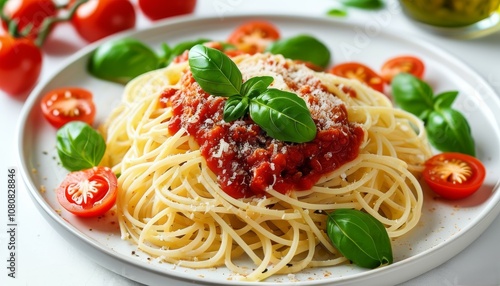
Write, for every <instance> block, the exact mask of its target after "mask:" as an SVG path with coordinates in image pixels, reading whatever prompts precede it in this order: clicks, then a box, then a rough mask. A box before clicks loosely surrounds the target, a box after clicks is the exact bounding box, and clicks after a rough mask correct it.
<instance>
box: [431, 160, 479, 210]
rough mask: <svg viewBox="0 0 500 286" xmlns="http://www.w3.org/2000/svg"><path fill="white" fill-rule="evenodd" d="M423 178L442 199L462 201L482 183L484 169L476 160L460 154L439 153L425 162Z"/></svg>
mask: <svg viewBox="0 0 500 286" xmlns="http://www.w3.org/2000/svg"><path fill="white" fill-rule="evenodd" d="M423 177H424V180H425V182H426V183H427V185H429V187H430V188H431V190H433V191H434V192H435V193H437V194H438V195H440V196H441V197H443V198H446V199H451V200H456V199H463V198H465V197H468V196H470V195H472V194H473V193H474V192H476V191H477V190H478V189H479V187H481V185H482V184H483V182H484V178H485V177H486V169H485V167H484V165H483V164H482V163H481V161H479V160H478V159H477V158H475V157H472V156H470V155H466V154H462V153H453V152H448V153H441V154H437V155H435V156H433V157H431V158H430V159H428V160H427V161H426V162H425V168H424V172H423Z"/></svg>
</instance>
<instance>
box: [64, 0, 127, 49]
mask: <svg viewBox="0 0 500 286" xmlns="http://www.w3.org/2000/svg"><path fill="white" fill-rule="evenodd" d="M135 20H136V17H135V10H134V6H133V5H132V3H130V1H128V0H89V1H88V2H86V3H84V4H82V5H81V6H80V7H78V9H77V10H76V13H75V14H74V15H73V18H72V19H71V22H72V23H73V26H74V27H75V29H76V31H77V32H78V34H79V35H80V36H81V37H82V38H84V39H85V40H87V41H89V42H94V41H97V40H99V39H102V38H104V37H107V36H109V35H112V34H114V33H117V32H121V31H124V30H127V29H131V28H133V27H134V26H135Z"/></svg>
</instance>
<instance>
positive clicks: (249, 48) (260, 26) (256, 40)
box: [227, 21, 280, 54]
mask: <svg viewBox="0 0 500 286" xmlns="http://www.w3.org/2000/svg"><path fill="white" fill-rule="evenodd" d="M279 38H280V33H279V31H278V29H277V28H276V27H275V26H274V25H273V24H271V23H269V22H266V21H250V22H247V23H244V24H243V25H241V26H239V27H237V28H236V29H235V30H234V31H233V33H231V35H229V38H228V39H227V42H228V43H230V44H233V45H235V46H236V48H237V49H239V50H241V51H243V52H245V53H249V54H255V53H260V52H263V51H265V50H266V48H267V46H268V45H269V44H270V43H271V42H274V41H276V40H278V39H279Z"/></svg>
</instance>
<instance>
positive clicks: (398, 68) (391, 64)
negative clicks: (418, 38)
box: [380, 56, 425, 83]
mask: <svg viewBox="0 0 500 286" xmlns="http://www.w3.org/2000/svg"><path fill="white" fill-rule="evenodd" d="M424 71H425V65H424V62H423V61H422V60H420V59H419V58H416V57H413V56H398V57H395V58H392V59H389V60H388V61H386V62H385V63H384V64H383V65H382V70H381V72H380V75H381V76H382V78H383V79H384V80H385V81H386V82H387V83H390V82H391V81H392V78H393V77H394V76H396V75H397V74H398V73H401V72H406V73H411V74H413V75H414V76H416V77H418V78H420V79H421V78H422V77H423V75H424Z"/></svg>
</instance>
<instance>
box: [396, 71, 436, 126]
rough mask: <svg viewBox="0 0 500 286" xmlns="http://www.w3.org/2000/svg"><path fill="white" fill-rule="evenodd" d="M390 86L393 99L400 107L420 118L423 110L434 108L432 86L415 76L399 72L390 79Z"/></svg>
mask: <svg viewBox="0 0 500 286" xmlns="http://www.w3.org/2000/svg"><path fill="white" fill-rule="evenodd" d="M391 87H392V94H393V97H394V101H395V102H396V105H398V106H399V107H401V108H402V109H404V110H406V111H408V112H410V113H412V114H414V115H416V116H419V117H420V118H422V117H421V115H422V114H423V113H424V112H425V111H427V110H429V109H430V110H432V109H434V92H433V91H432V88H431V87H430V86H429V85H428V84H427V83H425V82H424V81H422V80H420V79H418V78H417V77H415V76H413V75H411V74H409V73H400V74H398V75H396V76H395V77H394V78H393V79H392V82H391ZM422 119H425V118H422Z"/></svg>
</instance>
